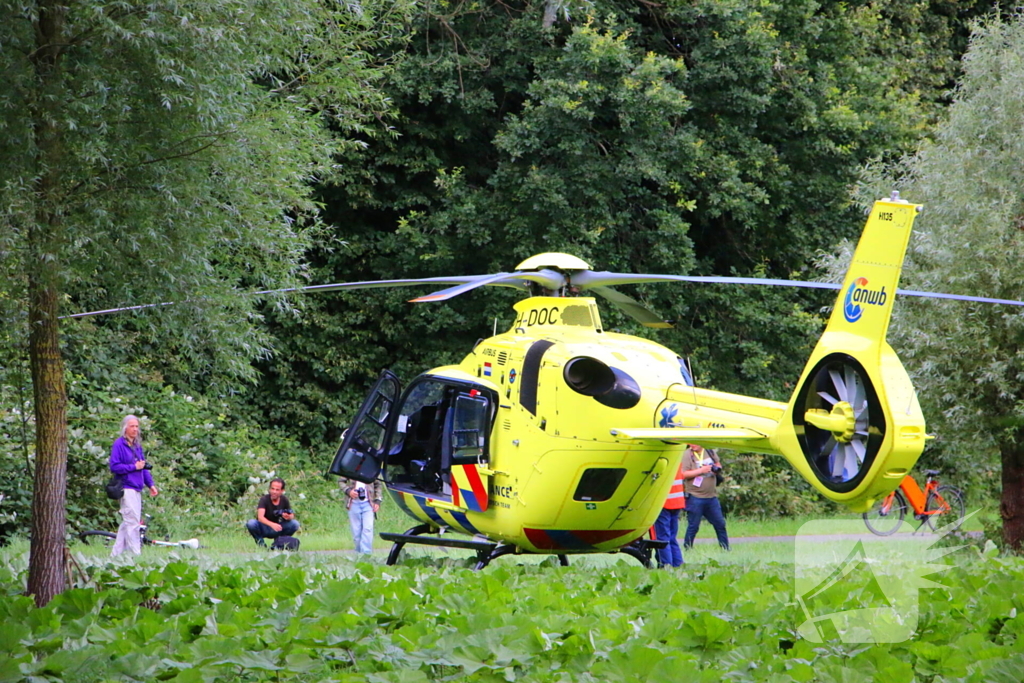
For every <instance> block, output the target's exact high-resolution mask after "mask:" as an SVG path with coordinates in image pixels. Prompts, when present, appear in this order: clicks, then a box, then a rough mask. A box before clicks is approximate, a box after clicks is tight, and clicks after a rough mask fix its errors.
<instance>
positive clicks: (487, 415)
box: [326, 193, 928, 569]
mask: <svg viewBox="0 0 1024 683" xmlns="http://www.w3.org/2000/svg"><path fill="white" fill-rule="evenodd" d="M919 210H920V207H919V206H917V205H914V204H911V203H908V202H906V201H903V200H901V199H899V197H898V194H896V193H894V194H893V196H892V197H891V198H889V199H884V200H879V201H877V202H876V203H875V204H874V206H873V208H872V209H871V212H870V214H869V217H868V220H867V224H866V226H865V228H864V232H863V234H862V236H861V238H860V242H859V244H858V246H857V249H856V253H855V255H854V258H853V261H852V263H851V264H850V267H849V270H848V271H847V273H846V277H845V280H844V282H843V284H842V286H841V287H839V289H840V294H839V296H838V298H837V300H836V304H835V308H834V310H833V312H832V315H831V318H830V319H829V322H828V325H827V327H826V329H825V331H824V333H823V334H822V336H821V338H820V340H819V341H818V343H817V346H816V347H815V349H814V351H813V353H812V354H811V357H810V359H809V360H808V361H807V364H806V366H805V368H804V370H803V374H802V376H801V377H800V380H799V382H798V383H797V385H796V390H795V391H794V392H793V395H792V397H791V398H790V400H789V402H788V403H781V402H776V401H771V400H765V399H759V398H751V397H747V396H741V395H736V394H728V393H723V392H719V391H713V390H710V389H702V388H699V387H696V386H694V383H693V381H692V378H691V374H690V372H689V368H688V366H687V364H686V362H685V361H684V360H683V359H682V358H681V357H680V356H679V355H677V354H676V353H675V352H674V351H671V350H670V349H668V348H666V347H664V346H662V345H660V344H657V343H655V342H652V341H649V340H646V339H641V338H638V337H633V336H628V335H623V334H617V333H613V332H609V331H607V330H605V329H604V327H603V326H602V323H601V315H600V312H599V311H598V307H597V303H596V300H595V299H593V298H589V297H586V296H578V297H570V296H565V295H566V294H568V293H573V292H576V291H581V290H582V291H587V290H589V291H593V292H595V293H597V294H599V295H601V296H603V297H605V298H608V299H609V300H611V301H612V302H613V303H614V304H616V305H618V306H620V307H622V308H624V309H625V310H627V312H629V313H630V314H632V315H633V316H634V317H636V318H637V319H638V320H640V321H641V322H643V323H644V324H645V325H649V326H652V327H663V326H666V324H665V323H664V322H662V321H661V320H660V319H658V318H657V316H655V315H654V314H653V313H651V312H650V311H648V310H647V309H645V308H643V307H642V306H641V305H640V304H639V303H637V302H636V301H634V300H632V299H630V298H629V297H627V296H625V295H623V294H621V293H619V292H617V291H615V290H614V289H611V286H612V285H616V284H625V283H635V282H659V281H679V280H682V281H687V280H698V281H700V280H710V281H733V282H735V281H742V282H755V283H756V282H760V283H766V284H790V285H792V284H797V285H801V284H802V285H803V286H816V287H829V288H833V289H835V288H837V286H836V285H828V284H825V283H791V282H788V281H765V280H746V279H739V278H693V277H684V276H670V275H625V274H616V273H601V272H594V271H592V270H591V269H590V266H589V265H588V264H587V263H585V262H583V261H582V260H580V259H578V258H576V257H574V256H570V255H567V254H541V255H538V256H534V257H532V258H529V259H527V260H526V261H524V262H523V263H521V264H520V265H519V266H518V268H517V270H516V272H514V273H498V274H495V275H486V276H470V277H461V278H431V279H428V280H397V281H386V282H384V281H382V282H373V283H370V282H364V283H348V284H345V285H328V286H326V288H328V289H340V288H359V287H379V286H396V285H399V286H401V285H410V284H423V283H443V284H454V285H455V286H454V287H450V288H448V289H445V290H442V291H439V292H436V293H434V294H429V295H427V296H422V297H419V298H417V299H413V301H420V302H421V301H436V300H442V299H447V298H449V297H451V296H455V295H457V294H460V293H462V292H465V291H468V290H470V289H473V288H475V287H479V286H482V285H501V286H515V287H520V288H523V289H526V290H528V291H530V293H531V294H532V295H533V296H531V297H530V298H527V299H525V300H522V301H520V302H519V303H517V304H516V305H515V311H516V318H515V321H514V322H513V323H512V326H511V327H510V328H509V329H508V331H506V332H504V333H502V334H498V335H496V336H493V337H490V338H489V339H485V340H482V341H480V342H478V343H477V345H476V346H475V348H473V350H472V351H471V352H470V353H469V354H468V355H467V356H466V357H465V359H463V361H462V362H461V363H459V364H458V365H450V366H444V367H439V368H434V369H432V370H428V371H427V372H425V373H423V374H421V375H420V376H418V377H416V378H415V379H414V380H413V381H412V382H411V383H409V385H408V386H406V387H404V389H403V387H402V385H401V383H400V381H399V379H398V378H397V377H396V376H395V375H394V374H392V373H391V372H390V371H384V373H383V374H382V375H381V376H380V378H379V379H378V381H377V383H376V384H375V385H374V387H373V388H372V390H371V391H370V393H369V395H368V396H367V398H366V400H365V402H364V404H363V406H362V408H361V409H360V410H359V412H358V413H357V415H356V418H355V420H354V421H353V423H352V425H351V426H350V427H349V429H348V431H347V433H346V435H345V437H344V439H343V442H342V444H341V447H340V449H339V450H338V453H337V456H336V457H335V459H334V461H333V463H332V465H331V467H330V470H329V471H330V472H331V473H332V474H336V475H339V476H344V477H348V478H352V479H356V480H359V481H363V482H367V483H368V482H371V481H373V480H375V479H377V478H378V477H380V478H383V480H384V483H385V485H386V487H387V490H388V492H389V495H390V496H391V499H392V500H393V501H394V503H395V504H396V505H398V507H399V508H401V509H402V510H403V511H404V512H405V513H406V514H408V515H409V516H410V517H412V518H413V519H415V520H416V521H417V522H418V524H417V525H416V526H415V527H413V528H411V529H409V530H408V531H406V532H405V533H402V534H393V533H383V534H381V537H382V538H383V539H385V540H388V541H391V542H393V546H392V548H391V552H390V554H389V557H388V560H387V561H388V564H393V563H395V562H396V561H398V558H399V556H400V552H401V550H402V548H403V547H404V546H405V545H406V544H410V543H415V544H426V545H436V546H446V547H455V548H465V549H469V550H473V551H475V552H476V553H477V565H476V566H477V568H478V569H480V568H483V567H484V566H486V565H487V564H488V563H489V562H490V561H492V560H494V559H495V558H497V557H500V556H502V555H506V554H518V553H545V554H554V555H557V556H558V557H559V559H560V561H561V562H562V564H567V563H568V560H567V556H568V555H570V554H577V553H595V552H624V553H628V554H630V555H632V556H633V557H635V558H637V559H638V560H640V561H641V562H642V563H644V564H645V565H647V564H649V558H650V553H651V549H652V547H654V545H656V544H657V542H652V541H648V540H646V539H644V534H645V532H646V531H647V530H648V529H649V527H650V526H651V524H652V523H653V522H654V519H655V518H656V517H657V515H658V513H659V511H660V510H661V508H662V505H663V504H664V501H665V499H666V497H667V495H668V491H669V488H670V486H671V483H672V479H673V478H674V475H675V473H676V470H677V468H678V466H679V463H680V460H681V458H682V454H683V451H684V449H685V445H686V444H688V443H695V444H701V445H703V446H706V447H712V448H717V447H727V448H736V449H741V450H744V451H748V452H758V453H767V454H777V455H781V456H783V457H784V458H786V459H787V460H788V461H789V462H790V464H791V465H792V466H793V467H794V468H795V469H796V470H797V471H798V472H799V473H800V474H801V475H802V476H803V477H804V478H805V479H806V480H807V481H808V482H810V483H811V484H812V485H813V486H814V487H815V488H816V489H817V490H818V491H820V492H821V493H822V495H824V496H825V497H826V498H828V499H830V500H833V501H836V502H840V503H843V504H845V505H847V506H848V507H850V508H851V509H852V510H854V511H864V510H866V509H868V508H869V507H870V506H871V505H872V503H873V502H874V501H875V500H876V499H877V498H879V497H881V496H883V495H885V494H887V493H889V492H890V491H892V490H893V489H894V488H896V486H898V485H899V483H900V481H901V480H902V479H903V477H904V476H905V475H906V474H907V472H908V471H909V470H910V469H911V467H913V465H914V463H915V462H916V461H917V459H918V456H920V454H921V452H922V450H923V448H924V445H925V441H926V439H927V438H928V437H927V435H926V433H925V422H924V417H923V416H922V413H921V409H920V406H919V405H918V401H917V396H916V393H915V391H914V387H913V385H912V384H911V381H910V378H909V377H908V376H907V373H906V371H905V370H904V368H903V365H902V364H901V363H900V360H899V358H898V357H897V356H896V353H895V352H894V351H893V350H892V348H891V347H890V346H889V344H888V343H887V342H886V332H887V330H888V326H889V320H890V316H891V313H892V306H893V301H894V300H895V295H896V293H897V283H898V281H899V277H900V271H901V269H902V264H903V258H904V254H905V252H906V248H907V243H908V241H909V238H910V234H911V229H912V226H913V224H914V219H915V216H916V215H917V213H918V211H919ZM900 293H905V292H903V291H902V290H900ZM909 293H911V294H922V295H927V293H920V292H909ZM448 532H461V534H463V535H464V537H459V535H458V534H451V533H448ZM662 543H663V542H662Z"/></svg>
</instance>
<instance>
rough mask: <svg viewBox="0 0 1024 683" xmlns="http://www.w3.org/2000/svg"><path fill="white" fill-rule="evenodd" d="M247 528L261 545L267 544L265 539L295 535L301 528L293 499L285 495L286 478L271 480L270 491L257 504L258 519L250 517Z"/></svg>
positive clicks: (257, 543)
mask: <svg viewBox="0 0 1024 683" xmlns="http://www.w3.org/2000/svg"><path fill="white" fill-rule="evenodd" d="M245 528H246V529H248V530H249V533H250V534H252V537H253V539H254V540H255V541H256V545H259V546H265V545H266V544H267V543H266V541H265V540H264V539H267V538H277V537H278V536H294V535H295V532H297V531H298V530H299V523H298V522H296V521H295V513H294V512H292V504H291V501H289V500H288V496H286V495H284V479H281V478H276V479H271V480H270V491H269V492H268V493H266V494H265V495H264V496H263V497H262V498H260V502H259V503H257V504H256V519H250V520H249V521H248V522H247V523H246V525H245Z"/></svg>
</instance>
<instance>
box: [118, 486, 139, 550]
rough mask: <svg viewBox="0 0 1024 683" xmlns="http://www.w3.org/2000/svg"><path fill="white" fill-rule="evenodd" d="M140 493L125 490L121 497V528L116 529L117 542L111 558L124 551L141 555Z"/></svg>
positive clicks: (133, 490)
mask: <svg viewBox="0 0 1024 683" xmlns="http://www.w3.org/2000/svg"><path fill="white" fill-rule="evenodd" d="M141 520H142V491H136V490H135V489H125V490H124V496H122V497H121V526H119V527H118V528H117V540H116V541H114V549H113V550H111V551H110V556H111V557H117V556H118V555H120V554H121V553H123V552H124V551H125V549H127V550H130V551H132V552H133V553H135V554H136V555H141V554H142V538H141V536H140V534H139V530H140V528H141V527H142V521H141Z"/></svg>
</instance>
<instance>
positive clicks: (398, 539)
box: [380, 524, 512, 569]
mask: <svg viewBox="0 0 1024 683" xmlns="http://www.w3.org/2000/svg"><path fill="white" fill-rule="evenodd" d="M437 531H438V528H437V527H435V526H431V525H429V524H420V525H419V526H414V527H413V528H411V529H409V530H408V531H406V532H405V533H404V534H392V533H387V532H383V533H381V534H380V537H381V539H382V540H385V541H391V542H392V543H393V545H392V546H391V552H389V553H388V559H387V561H386V562H385V564H386V565H388V566H389V567H390V566H391V565H394V564H397V563H398V556H399V555H400V554H401V552H402V548H403V547H405V544H406V543H415V544H418V545H433V546H438V547H441V548H463V549H465V550H474V551H476V555H477V560H478V564H479V562H480V561H483V558H485V557H489V556H491V555H492V554H493V553H494V551H495V549H496V548H498V544H497V543H491V542H489V541H474V540H470V539H462V538H442V537H440V536H423V535H422V534H428V533H434V532H437ZM502 547H512V546H502ZM503 554H504V553H503ZM488 561H490V560H488ZM486 565H487V562H484V566H486ZM480 568H482V567H477V569H480Z"/></svg>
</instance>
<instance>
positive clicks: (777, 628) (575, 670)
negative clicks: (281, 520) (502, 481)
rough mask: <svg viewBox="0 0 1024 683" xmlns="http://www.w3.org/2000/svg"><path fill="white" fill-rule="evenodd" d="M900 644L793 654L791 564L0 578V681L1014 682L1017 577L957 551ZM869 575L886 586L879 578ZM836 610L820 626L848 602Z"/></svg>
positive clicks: (155, 564) (113, 569)
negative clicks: (40, 583)
mask: <svg viewBox="0 0 1024 683" xmlns="http://www.w3.org/2000/svg"><path fill="white" fill-rule="evenodd" d="M970 554H971V557H970V558H969V563H965V564H964V565H963V566H960V567H955V568H953V569H951V570H949V571H947V572H946V573H945V574H944V577H945V578H944V579H943V581H944V583H945V584H946V585H947V587H945V588H938V589H931V590H927V591H925V592H923V593H922V594H921V596H920V597H921V599H920V606H921V614H920V619H919V622H918V628H917V630H916V633H915V635H914V637H913V638H912V639H911V640H908V641H906V642H902V643H892V644H888V643H886V644H879V645H865V644H842V643H839V642H829V643H825V644H823V645H815V644H814V643H811V642H808V641H806V640H803V639H801V638H799V637H797V636H796V635H795V629H796V627H797V626H798V625H799V624H800V622H802V621H803V619H804V615H803V613H802V611H801V610H800V608H799V606H798V604H797V602H796V601H795V597H794V594H793V590H794V589H793V578H792V577H793V574H792V566H791V565H786V564H762V563H757V564H752V565H743V566H719V565H716V564H713V563H712V564H709V565H706V566H704V567H701V568H686V569H685V570H683V571H682V572H669V571H650V570H645V569H642V568H640V567H637V566H629V565H622V564H613V565H609V566H603V567H599V568H593V567H592V568H589V569H582V568H580V567H573V568H568V569H560V568H558V567H556V566H554V563H544V564H542V565H539V566H538V565H533V566H529V565H526V566H523V565H517V564H516V563H515V562H514V560H512V559H506V560H503V564H498V565H495V566H493V567H491V568H489V569H487V570H486V571H483V572H478V573H474V572H470V571H468V570H466V569H462V568H457V567H453V566H451V565H449V564H446V563H442V564H438V563H434V562H424V563H421V564H419V565H418V566H408V567H383V566H380V565H376V564H370V563H365V562H358V563H353V562H350V561H349V560H347V559H343V558H334V559H331V558H329V557H320V558H318V559H316V560H315V561H314V560H310V559H305V558H303V557H302V556H301V555H300V556H297V557H285V556H282V555H278V556H276V557H272V558H269V559H265V560H260V561H252V560H248V561H246V560H239V561H237V562H236V563H234V566H232V563H230V562H229V563H227V564H222V565H221V566H213V565H212V564H210V563H208V562H207V561H206V560H203V559H198V558H197V559H191V560H187V559H170V560H168V559H166V558H165V559H163V560H160V561H155V560H146V561H144V562H142V563H140V564H138V565H135V566H130V565H129V566H125V565H121V566H118V565H114V564H106V565H90V564H89V563H88V562H89V559H88V558H87V557H82V556H79V559H80V560H81V561H82V562H83V563H85V571H86V572H87V573H88V575H89V578H90V582H89V584H88V585H85V586H81V587H77V588H74V589H72V590H69V591H67V592H66V593H64V594H63V595H61V596H58V597H57V598H55V599H54V600H53V601H52V602H51V603H50V604H49V605H48V606H46V607H45V608H41V609H38V608H35V607H34V606H33V604H32V602H31V601H30V600H29V599H27V598H25V597H23V596H20V595H17V594H16V591H15V590H11V587H14V586H19V585H21V583H22V581H21V579H20V578H19V574H20V573H21V572H22V571H23V561H21V560H20V559H15V560H13V561H7V562H4V563H3V564H2V565H0V587H4V588H6V595H5V596H4V598H3V599H2V600H0V618H2V620H3V623H4V629H3V630H2V632H0V681H20V680H25V679H26V678H29V677H31V678H32V680H37V681H47V680H52V681H57V680H75V681H81V682H82V683H87V682H89V681H101V680H113V679H117V680H171V681H207V682H212V681H220V680H231V681H261V680H274V681H323V680H337V681H373V682H375V683H384V682H399V681H406V682H413V681H434V680H449V681H537V682H541V681H552V682H554V681H581V682H583V681H629V682H630V683H632V682H634V681H665V680H673V679H676V678H679V677H683V678H685V679H686V680H690V681H707V682H711V681H721V680H736V681H771V682H773V683H796V682H799V683H811V682H814V683H833V682H834V683H846V682H848V681H858V682H859V681H864V680H884V681H889V682H890V683H911V681H936V682H937V681H946V680H958V681H964V682H966V683H975V682H977V683H981V682H982V681H984V682H985V683H1016V682H1017V681H1019V680H1021V677H1022V676H1024V656H1022V654H1021V652H1020V643H1021V638H1022V637H1024V632H1022V625H1024V622H1021V619H1020V617H1019V616H1017V613H1018V612H1020V611H1022V610H1024V601H1022V598H1021V596H1020V595H1019V591H1018V586H1019V584H1020V581H1021V580H1024V565H1022V564H1021V562H1020V561H1019V560H1016V559H1009V560H1006V559H1001V558H998V557H995V556H993V555H981V554H979V553H977V552H976V551H973V550H972V551H970ZM883 571H884V570H883ZM860 590H861V588H857V589H856V590H853V591H850V592H844V593H842V594H834V595H833V599H834V600H835V602H834V603H833V604H834V605H835V608H836V610H843V609H850V608H853V607H856V606H858V605H861V604H863V603H862V601H863V600H865V599H866V598H864V596H862V595H860Z"/></svg>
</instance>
